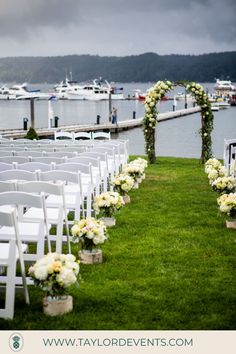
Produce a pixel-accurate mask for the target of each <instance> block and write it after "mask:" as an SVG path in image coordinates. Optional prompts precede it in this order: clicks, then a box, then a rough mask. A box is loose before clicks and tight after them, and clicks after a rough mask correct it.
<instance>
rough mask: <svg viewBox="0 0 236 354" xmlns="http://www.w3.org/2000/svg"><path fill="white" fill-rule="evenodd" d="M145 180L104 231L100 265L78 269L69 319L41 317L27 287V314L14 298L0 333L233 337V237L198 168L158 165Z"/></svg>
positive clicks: (182, 163) (36, 293) (174, 162)
mask: <svg viewBox="0 0 236 354" xmlns="http://www.w3.org/2000/svg"><path fill="white" fill-rule="evenodd" d="M146 177H147V178H146V179H145V180H144V181H143V183H142V184H141V186H140V188H139V189H138V190H133V191H132V193H130V196H131V203H130V204H129V205H126V206H125V207H124V208H123V209H122V210H121V212H120V213H119V215H118V216H117V217H116V219H117V220H116V221H117V223H116V226H115V227H113V228H111V229H110V230H109V241H108V242H106V244H104V245H103V247H102V249H103V257H104V262H103V263H102V264H100V265H84V264H81V278H82V280H81V281H80V287H79V288H74V289H72V292H71V293H72V295H73V301H74V311H73V312H72V313H69V314H67V315H64V316H59V317H53V318H51V317H46V316H45V315H44V314H43V312H42V298H43V296H44V293H43V292H42V291H41V290H40V289H38V288H35V287H34V286H30V287H29V291H30V306H28V305H26V304H25V303H24V300H23V294H17V297H16V301H15V318H14V320H12V321H6V320H3V319H0V328H1V329H4V330H14V331H15V330H53V331H55V330H235V328H236V317H235V313H236V277H235V267H236V243H235V230H229V229H227V228H226V227H225V219H224V217H222V216H221V215H220V214H219V213H218V212H217V203H216V194H215V193H214V192H212V191H211V188H210V186H209V184H208V180H207V176H206V174H205V172H204V171H203V167H202V165H200V164H199V162H198V160H197V159H177V158H163V157H160V158H159V159H158V163H157V164H153V165H150V166H149V167H148V168H147V170H146ZM73 253H74V254H75V255H76V254H77V247H76V246H74V248H73ZM0 299H1V301H3V299H4V296H3V294H0Z"/></svg>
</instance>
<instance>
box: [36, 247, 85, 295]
mask: <svg viewBox="0 0 236 354" xmlns="http://www.w3.org/2000/svg"><path fill="white" fill-rule="evenodd" d="M78 273H79V264H78V262H77V261H76V258H75V256H73V255H72V254H57V253H48V254H47V255H45V256H44V257H42V258H41V259H39V260H38V261H37V262H36V263H35V264H34V265H32V266H31V267H30V268H29V275H30V276H31V278H32V279H33V280H34V284H35V285H36V286H39V287H40V288H41V289H42V290H43V291H45V292H46V293H47V295H48V296H52V297H58V296H61V295H65V294H66V293H67V289H68V288H69V287H70V286H71V285H72V284H76V283H77V275H78Z"/></svg>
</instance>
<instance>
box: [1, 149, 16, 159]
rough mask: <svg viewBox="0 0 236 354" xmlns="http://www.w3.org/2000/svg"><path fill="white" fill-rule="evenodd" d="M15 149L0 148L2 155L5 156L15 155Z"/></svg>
mask: <svg viewBox="0 0 236 354" xmlns="http://www.w3.org/2000/svg"><path fill="white" fill-rule="evenodd" d="M14 155H15V154H14V151H13V149H8V150H2V149H0V157H5V156H14Z"/></svg>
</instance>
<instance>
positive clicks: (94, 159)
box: [67, 155, 100, 168]
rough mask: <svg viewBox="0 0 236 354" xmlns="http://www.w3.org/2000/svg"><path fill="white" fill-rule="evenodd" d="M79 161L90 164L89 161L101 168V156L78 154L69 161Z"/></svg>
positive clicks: (68, 161)
mask: <svg viewBox="0 0 236 354" xmlns="http://www.w3.org/2000/svg"><path fill="white" fill-rule="evenodd" d="M74 162H75V163H79V164H83V165H88V164H89V163H90V164H91V165H92V166H94V167H98V168H100V157H98V156H97V157H91V156H80V155H79V156H76V157H72V158H68V160H67V163H74Z"/></svg>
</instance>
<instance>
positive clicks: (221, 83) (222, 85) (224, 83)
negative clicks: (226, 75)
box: [215, 79, 235, 91]
mask: <svg viewBox="0 0 236 354" xmlns="http://www.w3.org/2000/svg"><path fill="white" fill-rule="evenodd" d="M215 90H226V91H227V90H229V91H233V90H235V86H234V85H232V82H231V81H230V80H219V79H216V83H215Z"/></svg>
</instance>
